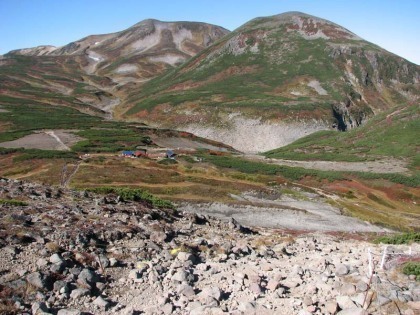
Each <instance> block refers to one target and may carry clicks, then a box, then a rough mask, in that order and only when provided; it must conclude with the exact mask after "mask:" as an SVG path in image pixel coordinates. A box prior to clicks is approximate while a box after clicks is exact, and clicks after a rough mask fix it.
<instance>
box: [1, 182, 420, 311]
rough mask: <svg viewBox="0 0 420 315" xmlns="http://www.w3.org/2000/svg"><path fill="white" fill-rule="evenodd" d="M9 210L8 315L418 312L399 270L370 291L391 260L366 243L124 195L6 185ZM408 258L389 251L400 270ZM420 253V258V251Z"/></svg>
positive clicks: (416, 293)
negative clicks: (252, 225) (251, 224)
mask: <svg viewBox="0 0 420 315" xmlns="http://www.w3.org/2000/svg"><path fill="white" fill-rule="evenodd" d="M0 198H1V199H2V200H3V202H2V205H1V206H0V224H1V228H0V239H1V242H0V269H1V270H0V271H1V272H0V292H1V295H0V307H1V312H3V313H7V314H13V313H26V314H60V315H62V314H302V315H303V314H342V315H343V314H383V313H387V314H391V313H396V312H400V313H401V314H407V315H408V314H415V313H416V312H418V311H419V309H420V305H419V304H420V287H419V283H418V281H417V282H416V281H415V280H414V278H413V277H407V276H405V275H402V274H401V273H400V272H398V271H397V269H395V268H394V267H393V266H395V261H394V260H387V261H386V264H385V267H386V268H385V269H384V270H379V269H378V268H377V270H376V271H375V274H374V276H373V278H372V280H371V279H370V278H369V277H368V276H367V272H368V269H369V268H368V263H367V250H368V248H370V249H371V250H372V252H373V254H374V255H375V256H374V261H375V262H376V261H377V260H378V259H379V258H380V255H379V254H380V252H381V249H382V248H381V246H379V245H373V244H370V243H366V242H364V241H357V240H351V239H348V240H345V239H340V238H338V237H335V236H331V235H326V234H319V233H310V234H305V235H300V236H299V235H298V236H293V235H291V234H287V233H285V232H284V231H276V230H264V229H254V230H251V229H249V228H246V227H243V226H241V225H239V224H238V223H237V222H236V221H234V220H231V221H229V222H222V221H219V220H216V219H214V218H211V217H206V216H201V215H194V214H182V213H177V212H176V211H174V210H170V209H157V208H153V207H150V205H148V204H146V203H144V202H141V201H140V202H130V201H124V200H122V199H121V198H120V197H118V196H116V195H106V196H100V195H96V194H93V193H90V192H83V191H72V190H67V189H59V188H56V187H49V186H43V185H39V184H33V183H28V182H22V181H14V180H8V179H0ZM12 199H13V200H21V201H25V202H26V205H25V204H22V203H18V202H16V201H15V202H13V201H11V200H12ZM4 200H9V202H8V203H6V202H4ZM407 250H408V247H407V246H395V247H393V248H392V249H391V248H389V252H391V253H399V254H398V256H393V257H398V259H406V258H407V255H406V254H404V252H407ZM411 250H412V253H418V251H419V248H418V244H415V246H413V247H412V249H411ZM377 255H378V256H377ZM378 257H379V258H378ZM411 258H412V259H414V258H415V256H411ZM417 258H418V256H417Z"/></svg>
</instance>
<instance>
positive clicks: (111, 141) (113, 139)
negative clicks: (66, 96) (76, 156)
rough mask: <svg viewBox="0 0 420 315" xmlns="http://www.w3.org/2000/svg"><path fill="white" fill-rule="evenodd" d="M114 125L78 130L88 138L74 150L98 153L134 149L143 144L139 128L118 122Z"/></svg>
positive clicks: (82, 135) (83, 136)
mask: <svg viewBox="0 0 420 315" xmlns="http://www.w3.org/2000/svg"><path fill="white" fill-rule="evenodd" d="M109 127H112V126H109ZM113 127H114V128H95V129H87V130H82V131H79V132H77V133H76V134H77V135H78V136H80V137H82V138H85V139H86V140H83V141H80V142H78V143H76V144H75V145H74V146H73V147H72V150H74V151H77V152H97V153H99V152H117V151H121V150H124V149H133V148H135V147H136V146H138V145H140V144H142V142H141V139H142V136H141V135H140V134H139V132H138V131H137V130H134V129H131V128H127V127H124V126H118V125H117V124H115V126H113Z"/></svg>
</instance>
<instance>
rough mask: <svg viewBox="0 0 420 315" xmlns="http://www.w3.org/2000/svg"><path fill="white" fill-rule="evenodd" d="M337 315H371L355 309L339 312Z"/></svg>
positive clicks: (361, 309) (360, 309)
mask: <svg viewBox="0 0 420 315" xmlns="http://www.w3.org/2000/svg"><path fill="white" fill-rule="evenodd" d="M337 315H369V313H368V312H367V311H365V310H364V309H363V308H358V307H353V308H347V309H343V310H342V311H339V312H338V313H337Z"/></svg>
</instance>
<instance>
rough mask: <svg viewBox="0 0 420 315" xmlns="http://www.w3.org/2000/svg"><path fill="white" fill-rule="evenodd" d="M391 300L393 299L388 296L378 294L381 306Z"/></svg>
mask: <svg viewBox="0 0 420 315" xmlns="http://www.w3.org/2000/svg"><path fill="white" fill-rule="evenodd" d="M389 302H391V300H390V299H388V298H387V297H386V296H383V295H381V294H378V297H377V298H376V303H378V305H379V306H383V305H385V304H388V303H389Z"/></svg>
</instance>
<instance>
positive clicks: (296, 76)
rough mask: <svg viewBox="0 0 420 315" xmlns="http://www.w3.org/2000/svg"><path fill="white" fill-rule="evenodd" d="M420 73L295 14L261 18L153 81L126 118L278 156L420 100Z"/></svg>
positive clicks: (330, 27)
mask: <svg viewBox="0 0 420 315" xmlns="http://www.w3.org/2000/svg"><path fill="white" fill-rule="evenodd" d="M419 73H420V72H419V66H417V65H415V64H413V63H410V62H409V61H407V60H405V59H403V58H401V57H398V56H396V55H393V54H391V53H389V52H387V51H385V50H384V49H382V48H380V47H378V46H376V45H374V44H372V43H370V42H367V41H365V40H363V39H361V38H360V37H358V36H357V35H355V34H353V33H352V32H350V31H349V30H347V29H345V28H343V27H341V26H339V25H337V24H334V23H332V22H330V21H326V20H323V19H320V18H317V17H314V16H310V15H307V14H304V13H299V12H289V13H284V14H280V15H275V16H271V17H263V18H257V19H254V20H252V21H250V22H248V23H246V24H245V25H243V26H241V27H239V28H238V29H236V30H235V31H233V32H232V33H230V34H228V35H226V36H225V37H223V38H222V39H221V40H220V41H218V42H216V43H214V44H213V45H212V46H210V47H209V48H207V49H205V50H203V51H202V52H201V53H199V54H198V55H197V56H195V57H193V58H192V59H190V60H189V61H188V62H186V63H185V64H183V65H182V66H180V67H178V68H176V69H174V70H173V71H170V72H169V73H167V74H165V75H163V76H161V77H158V78H156V79H154V80H152V81H150V82H148V83H147V84H146V85H145V86H144V89H143V90H142V91H141V92H140V93H138V92H135V93H133V94H132V96H131V97H130V98H129V99H128V102H129V103H130V104H131V106H132V108H131V109H130V110H128V111H127V112H126V114H125V117H129V118H131V119H132V118H136V119H138V120H141V121H146V122H148V123H155V124H160V125H163V126H166V127H171V128H174V127H176V128H180V129H184V130H188V131H192V132H194V133H197V134H199V135H201V136H204V137H210V138H212V139H217V140H219V141H222V142H224V143H227V144H229V145H232V146H233V147H235V148H236V149H239V150H243V151H262V150H269V149H274V148H276V147H279V146H283V145H285V144H288V143H291V142H293V141H294V140H296V139H297V138H300V137H302V136H304V135H307V134H309V133H312V132H314V131H317V130H321V129H333V128H334V129H338V130H343V131H344V130H348V129H351V128H354V127H357V126H359V125H361V124H363V123H364V122H365V121H366V120H367V119H369V118H370V117H372V116H373V115H375V114H376V113H377V112H380V111H383V110H385V109H389V108H390V107H393V106H395V105H399V104H405V103H409V102H416V101H418V98H419V78H420V76H419ZM157 122H159V123H157ZM244 134H246V136H244Z"/></svg>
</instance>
